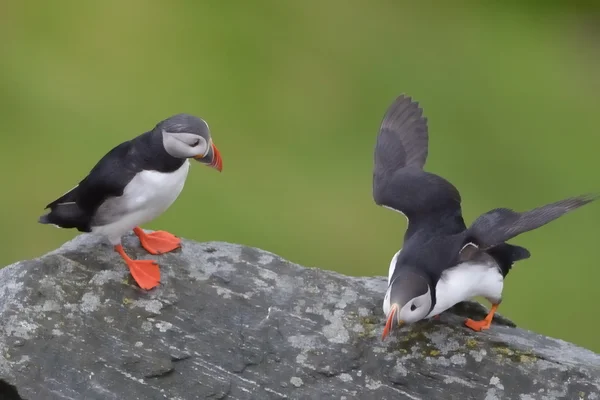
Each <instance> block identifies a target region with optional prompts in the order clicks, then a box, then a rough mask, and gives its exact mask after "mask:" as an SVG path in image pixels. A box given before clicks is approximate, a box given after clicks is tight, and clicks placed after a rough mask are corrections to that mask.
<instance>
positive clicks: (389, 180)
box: [373, 95, 466, 231]
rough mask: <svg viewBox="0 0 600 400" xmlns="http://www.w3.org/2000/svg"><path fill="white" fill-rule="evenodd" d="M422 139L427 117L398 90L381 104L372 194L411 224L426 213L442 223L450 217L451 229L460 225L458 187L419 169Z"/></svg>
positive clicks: (425, 141)
mask: <svg viewBox="0 0 600 400" xmlns="http://www.w3.org/2000/svg"><path fill="white" fill-rule="evenodd" d="M428 141H429V135H428V129H427V118H425V117H424V116H423V111H422V110H421V108H420V107H419V104H418V103H417V102H415V101H412V99H411V98H410V97H407V96H404V95H401V96H400V97H398V98H397V99H396V101H394V103H393V104H392V105H391V106H390V107H389V109H388V110H387V112H386V114H385V117H384V118H383V121H382V123H381V128H380V130H379V135H378V136H377V143H376V145H375V157H374V168H373V199H374V200H375V203H376V204H378V205H381V206H386V207H389V208H392V209H394V210H396V211H400V212H401V213H403V214H404V215H406V217H407V218H408V219H409V221H410V225H409V227H410V228H411V229H413V228H414V227H415V225H419V224H420V223H421V222H423V219H424V218H429V219H431V222H433V220H437V223H436V225H437V226H440V227H442V228H443V227H444V224H445V222H446V221H451V225H452V227H451V229H450V230H451V231H457V230H458V231H460V230H461V229H462V230H464V229H465V228H466V227H465V226H464V222H463V221H462V216H461V209H460V202H461V198H460V194H459V192H458V190H457V189H456V188H455V187H454V186H453V185H452V184H451V183H450V182H448V181H447V180H445V179H444V178H442V177H440V176H438V175H435V174H431V173H428V172H425V171H423V166H424V165H425V161H426V160H427V154H428ZM446 217H450V219H448V218H446ZM417 219H420V220H421V221H417Z"/></svg>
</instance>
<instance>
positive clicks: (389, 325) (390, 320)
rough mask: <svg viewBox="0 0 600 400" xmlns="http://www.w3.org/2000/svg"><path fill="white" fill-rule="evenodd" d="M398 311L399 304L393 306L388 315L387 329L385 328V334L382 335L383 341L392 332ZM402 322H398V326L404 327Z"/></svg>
mask: <svg viewBox="0 0 600 400" xmlns="http://www.w3.org/2000/svg"><path fill="white" fill-rule="evenodd" d="M397 311H398V304H393V305H392V308H391V310H390V313H389V315H388V319H387V322H386V323H385V328H383V334H382V335H381V340H384V339H385V338H386V337H387V336H388V335H389V334H390V332H391V330H392V324H393V323H394V316H395V315H396V312H397ZM402 323H403V322H402V321H398V326H400V325H402Z"/></svg>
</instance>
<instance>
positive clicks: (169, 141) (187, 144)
mask: <svg viewBox="0 0 600 400" xmlns="http://www.w3.org/2000/svg"><path fill="white" fill-rule="evenodd" d="M157 128H158V129H160V130H161V132H162V141H163V147H164V148H165V151H166V152H167V153H168V154H169V155H171V156H172V157H176V158H194V159H195V160H197V161H199V162H201V163H202V164H205V165H208V166H209V167H212V168H215V169H216V170H218V171H221V170H222V169H223V161H222V159H221V154H220V153H219V150H218V149H217V147H216V146H215V144H214V143H213V141H212V138H211V136H210V130H209V128H208V124H207V123H206V121H204V120H203V119H200V118H196V117H191V116H187V115H185V114H180V115H176V116H174V117H171V118H169V119H167V120H165V121H163V122H161V123H160V124H159V125H158V126H157Z"/></svg>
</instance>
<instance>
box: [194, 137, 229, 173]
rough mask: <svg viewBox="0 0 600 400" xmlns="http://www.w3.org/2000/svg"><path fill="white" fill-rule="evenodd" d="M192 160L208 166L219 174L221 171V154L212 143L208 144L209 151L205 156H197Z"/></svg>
mask: <svg viewBox="0 0 600 400" xmlns="http://www.w3.org/2000/svg"><path fill="white" fill-rule="evenodd" d="M194 158H195V159H196V160H197V161H199V162H201V163H202V164H204V165H208V166H209V167H212V168H214V169H216V170H217V171H219V172H221V171H222V170H223V159H222V158H221V153H220V152H219V149H217V146H215V144H214V143H213V142H212V141H211V142H210V149H209V150H208V153H207V154H206V155H204V156H197V157H194Z"/></svg>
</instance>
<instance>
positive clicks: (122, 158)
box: [39, 129, 186, 232]
mask: <svg viewBox="0 0 600 400" xmlns="http://www.w3.org/2000/svg"><path fill="white" fill-rule="evenodd" d="M185 161H186V160H185V159H181V158H175V157H172V156H171V155H169V154H168V153H167V152H166V150H165V149H164V147H163V144H162V132H161V131H160V130H158V129H154V130H152V131H149V132H146V133H143V134H141V135H139V136H137V137H136V138H134V139H132V140H128V141H126V142H123V143H121V144H119V145H118V146H116V147H114V148H113V149H112V150H110V151H109V152H108V153H107V154H106V155H105V156H104V157H102V159H100V161H98V163H97V164H96V165H95V166H94V168H92V170H91V171H90V173H89V174H88V176H86V177H85V178H84V179H83V180H82V181H81V182H79V185H77V186H76V187H75V188H73V189H72V190H71V191H69V192H68V193H66V194H64V195H63V196H61V197H60V198H58V199H56V200H54V201H53V202H52V203H50V204H48V205H47V206H46V208H50V212H49V213H48V214H46V215H43V216H42V217H40V219H39V222H40V223H43V224H54V225H58V226H60V227H61V228H76V229H77V230H79V231H81V232H89V231H90V230H91V226H90V224H91V222H92V220H93V217H94V214H95V213H96V210H97V209H98V207H100V205H101V204H102V203H103V202H104V201H105V200H106V199H107V198H109V197H118V196H121V195H123V190H124V189H125V187H126V186H127V184H128V183H129V182H130V181H131V180H132V179H133V178H134V177H135V176H136V175H137V174H138V173H140V172H141V171H144V170H152V171H159V172H173V171H176V170H177V169H179V168H180V167H181V166H182V165H183V163H184V162H185Z"/></svg>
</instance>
